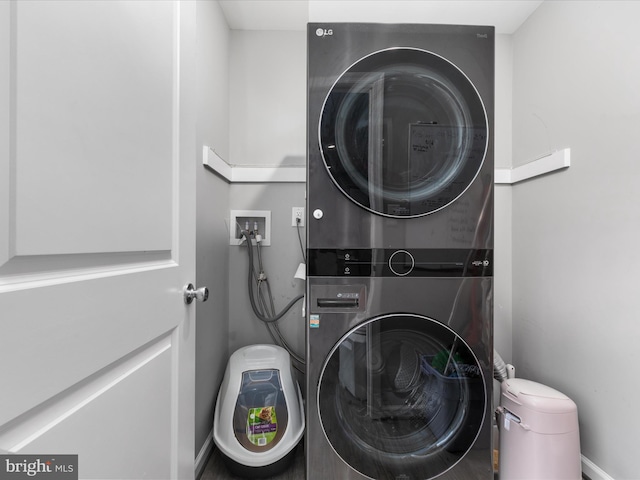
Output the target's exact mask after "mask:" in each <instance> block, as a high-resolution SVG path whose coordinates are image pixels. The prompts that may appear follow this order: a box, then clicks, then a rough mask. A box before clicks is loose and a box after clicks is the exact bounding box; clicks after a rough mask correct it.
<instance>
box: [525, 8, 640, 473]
mask: <svg viewBox="0 0 640 480" xmlns="http://www.w3.org/2000/svg"><path fill="white" fill-rule="evenodd" d="M639 18H640V2H616V1H606V2H604V1H580V2H578V1H550V2H544V3H543V4H542V6H541V7H540V8H539V9H538V10H537V11H536V12H535V13H534V14H533V16H532V17H530V18H529V20H528V21H527V22H526V23H525V24H524V26H523V27H521V28H520V29H519V30H518V31H517V32H516V34H515V35H514V43H513V59H514V74H513V152H514V159H515V160H514V163H515V164H516V165H518V164H521V163H524V162H526V161H529V160H533V159H535V158H537V157H539V156H541V155H544V154H547V153H549V152H551V151H553V150H555V149H560V148H565V147H569V148H571V162H572V165H571V167H570V168H569V169H568V170H566V171H564V172H561V173H558V174H553V175H549V176H546V177H543V178H540V179H535V180H531V181H529V182H525V183H522V184H518V185H516V186H515V187H514V188H513V316H514V320H513V356H514V362H515V364H516V367H517V370H516V373H517V374H518V376H521V377H525V378H529V379H532V380H535V381H539V382H541V383H544V384H547V385H550V386H552V387H555V388H557V389H558V390H560V391H562V392H564V393H565V394H567V395H569V396H570V397H571V398H573V400H574V401H575V402H576V403H577V405H578V411H579V417H580V429H581V442H582V453H583V455H585V456H586V457H587V458H588V459H590V460H591V461H592V462H595V464H597V465H598V466H599V467H600V468H601V469H603V470H604V471H606V472H607V473H608V474H609V475H610V476H612V477H614V478H616V479H632V478H638V466H637V465H636V463H637V462H638V459H637V458H636V455H637V454H638V445H637V439H638V432H639V431H640V415H638V412H637V409H636V403H637V402H636V401H635V400H636V399H637V398H638V396H639V395H640V383H639V382H638V381H637V380H636V379H637V377H638V375H637V366H636V363H637V362H636V360H635V354H636V353H637V352H638V351H639V350H640V347H639V346H638V339H639V338H640V322H639V321H638V313H637V311H636V308H637V299H638V296H639V291H638V280H637V278H636V275H637V272H638V271H639V270H640V256H638V254H637V249H638V245H640V209H639V208H638V205H639V204H640V190H639V189H638V185H637V183H638V178H640V162H639V161H638V159H639V156H638V132H640V94H639V93H638V86H639V85H640V55H638V46H637V45H638V28H637V21H638V19H639Z"/></svg>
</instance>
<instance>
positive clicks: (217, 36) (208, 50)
mask: <svg viewBox="0 0 640 480" xmlns="http://www.w3.org/2000/svg"><path fill="white" fill-rule="evenodd" d="M196 8H197V32H196V39H197V48H198V51H197V52H196V54H197V60H198V71H197V76H198V78H197V82H198V83H197V88H198V94H197V98H198V126H197V138H196V146H197V158H196V159H195V161H196V162H197V165H196V172H197V178H196V195H197V205H196V216H197V229H196V230H197V231H196V266H197V268H196V282H197V283H196V284H197V286H204V285H206V286H207V287H209V292H210V297H209V300H208V301H207V302H206V303H200V302H198V303H197V305H196V372H195V373H196V412H195V415H196V418H195V422H196V439H195V442H196V443H195V451H196V454H198V453H199V452H200V450H201V449H202V447H203V445H204V444H205V442H206V441H207V437H208V435H209V434H210V432H211V429H212V425H213V423H212V422H213V408H214V401H215V398H216V395H217V392H218V386H219V384H220V382H221V380H222V374H223V372H224V368H225V366H226V362H227V336H228V311H229V308H228V303H229V291H228V287H227V281H226V280H227V277H226V275H227V272H228V270H229V262H228V251H227V249H228V239H227V234H226V226H225V220H226V213H227V211H228V210H229V185H228V184H227V183H226V182H224V181H223V180H221V179H220V178H219V177H217V176H216V175H215V174H213V173H211V172H210V171H208V170H205V168H204V167H203V165H202V146H203V145H207V146H211V147H214V148H215V149H216V151H218V152H219V153H220V154H221V155H222V156H226V155H228V151H229V128H228V118H229V100H228V90H229V80H228V72H229V66H228V64H229V62H228V58H229V57H228V55H229V29H228V28H227V24H226V22H225V20H224V16H223V15H222V12H221V10H220V7H219V5H218V3H217V2H197V7H196Z"/></svg>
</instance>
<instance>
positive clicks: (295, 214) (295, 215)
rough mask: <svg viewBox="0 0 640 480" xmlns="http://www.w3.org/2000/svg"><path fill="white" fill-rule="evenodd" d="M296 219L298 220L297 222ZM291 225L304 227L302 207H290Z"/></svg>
mask: <svg viewBox="0 0 640 480" xmlns="http://www.w3.org/2000/svg"><path fill="white" fill-rule="evenodd" d="M298 220H300V221H299V222H298ZM291 226H292V227H304V207H293V208H292V209H291Z"/></svg>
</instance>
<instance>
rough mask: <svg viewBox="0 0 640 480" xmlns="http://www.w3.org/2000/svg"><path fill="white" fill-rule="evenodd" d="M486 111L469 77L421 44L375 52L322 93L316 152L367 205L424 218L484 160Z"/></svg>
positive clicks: (379, 210)
mask: <svg viewBox="0 0 640 480" xmlns="http://www.w3.org/2000/svg"><path fill="white" fill-rule="evenodd" d="M488 138H489V135H488V125H487V116H486V112H485V109H484V105H483V103H482V100H481V98H480V96H479V94H478V92H477V90H476V88H475V87H474V85H473V84H472V83H471V81H470V80H469V78H468V77H467V76H466V75H465V74H464V73H463V72H462V71H461V70H460V69H459V68H458V67H456V66H455V65H454V64H453V63H451V62H449V61H448V60H446V59H445V58H443V57H441V56H439V55H436V54H434V53H431V52H427V51H425V50H419V49H413V48H394V49H388V50H382V51H379V52H376V53H373V54H371V55H369V56H367V57H365V58H363V59H361V60H359V61H358V62H356V63H355V64H353V65H352V66H351V67H349V69H347V71H345V72H344V73H343V74H342V75H341V76H340V78H339V79H338V80H337V81H336V83H335V84H334V85H333V87H332V88H331V90H330V92H329V94H328V96H327V98H326V99H325V102H324V105H323V108H322V113H321V118H320V125H319V141H320V151H321V153H322V157H323V160H324V163H325V166H326V168H327V171H328V173H329V175H330V177H331V179H332V180H333V182H334V183H335V184H336V186H337V187H338V188H339V189H340V190H341V191H342V192H343V193H344V194H345V195H346V196H347V197H348V198H350V199H351V200H352V201H354V202H355V203H356V204H358V205H360V206H361V207H363V208H366V209H367V210H370V211H372V212H374V213H377V214H380V215H383V216H388V217H419V216H423V215H428V214H430V213H433V212H435V211H438V210H440V209H442V208H444V207H445V206H447V205H449V204H450V203H452V202H453V201H455V200H456V199H457V198H458V197H459V196H460V195H462V194H463V193H464V192H465V191H466V189H467V188H468V187H469V186H470V185H471V183H472V182H473V180H474V179H475V177H476V176H477V174H478V172H479V171H480V168H481V166H482V163H483V162H484V158H485V154H486V150H487V143H488Z"/></svg>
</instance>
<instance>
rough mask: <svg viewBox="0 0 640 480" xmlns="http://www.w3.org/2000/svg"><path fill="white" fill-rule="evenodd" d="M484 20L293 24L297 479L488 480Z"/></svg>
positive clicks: (489, 169) (489, 238) (489, 43)
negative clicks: (301, 333)
mask: <svg viewBox="0 0 640 480" xmlns="http://www.w3.org/2000/svg"><path fill="white" fill-rule="evenodd" d="M493 103H494V29H493V28H492V27H473V26H450V25H449V26H447V25H417V24H416V25H413V24H409V25H392V24H357V23H336V24H330V23H327V24H310V25H309V28H308V179H307V212H308V213H309V215H308V224H307V228H308V234H307V248H308V260H307V280H308V281H307V306H306V309H307V310H306V311H307V313H306V315H307V371H306V377H307V387H306V402H307V409H306V411H307V413H306V415H307V422H306V425H307V434H306V472H307V478H308V479H312V480H315V479H327V478H336V479H353V480H356V479H358V480H361V479H365V478H372V479H394V480H396V479H406V480H412V479H429V478H435V477H438V478H442V479H444V478H446V479H476V478H478V479H489V478H493V469H492V446H491V424H492V406H491V399H492V394H491V385H492V378H493V359H492V354H493V324H492V316H493V302H492V295H493V293H492V291H493V168H494V165H493V163H494V162H493V108H494V107H493Z"/></svg>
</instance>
